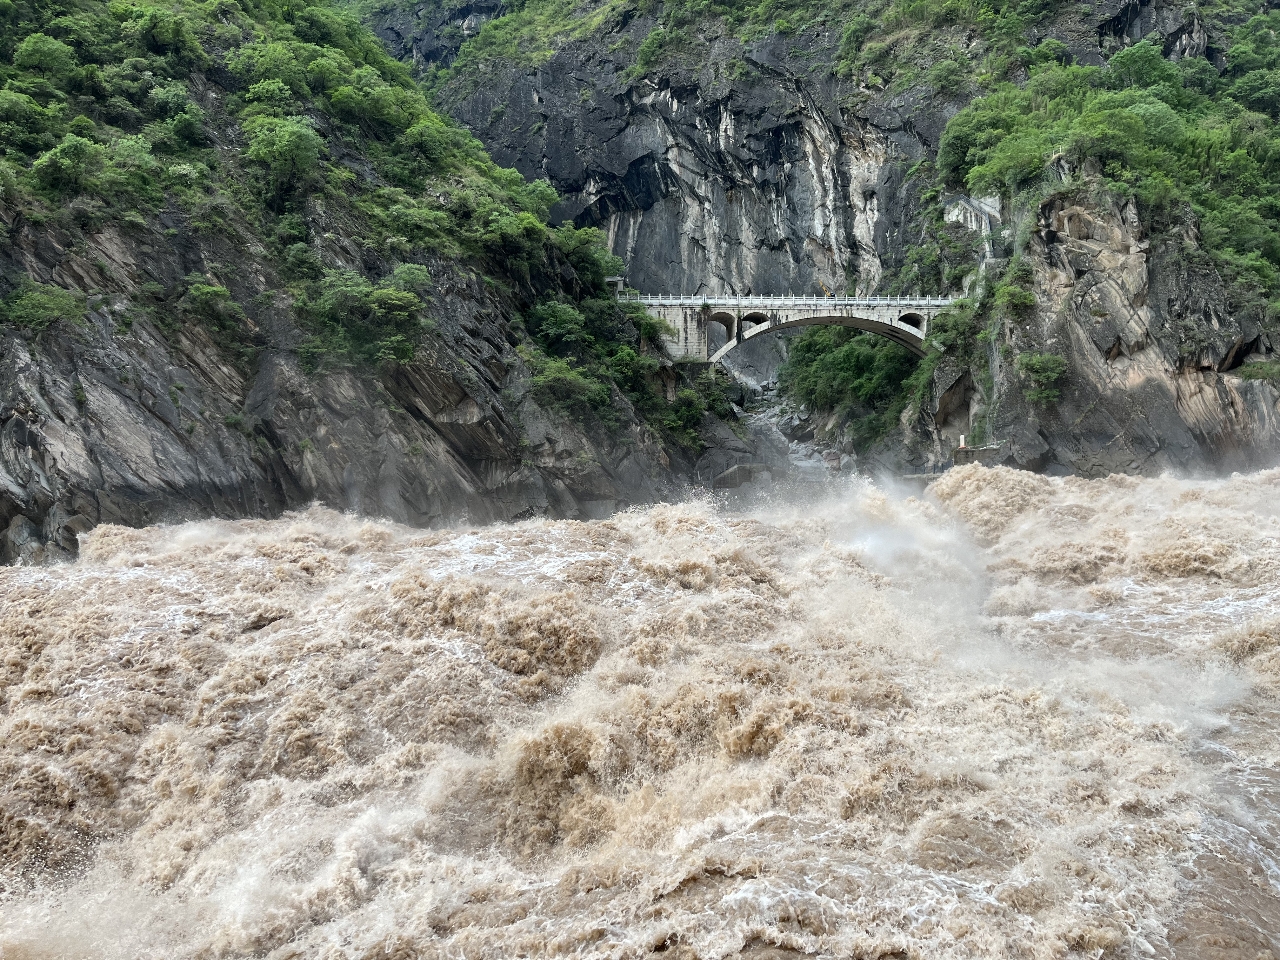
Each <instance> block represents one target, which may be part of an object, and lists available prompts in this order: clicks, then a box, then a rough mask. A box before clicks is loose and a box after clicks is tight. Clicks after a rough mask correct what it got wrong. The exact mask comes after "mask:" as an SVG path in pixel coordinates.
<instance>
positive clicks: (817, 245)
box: [379, 14, 950, 295]
mask: <svg viewBox="0 0 1280 960" xmlns="http://www.w3.org/2000/svg"><path fill="white" fill-rule="evenodd" d="M421 23H422V28H421V31H422V32H421V34H420V35H415V34H414V32H413V21H412V19H411V18H409V17H408V16H407V15H404V14H400V15H389V16H388V18H387V19H386V20H385V21H383V22H382V23H381V24H380V27H379V32H380V33H381V35H382V36H383V37H384V39H386V40H387V41H388V42H389V43H390V44H391V46H392V49H393V51H397V52H399V54H400V55H401V56H403V57H404V58H406V59H410V60H413V61H415V62H417V63H419V64H422V63H429V62H432V61H435V62H447V61H448V59H449V58H451V56H452V54H442V53H441V52H440V50H439V49H438V43H437V37H438V33H437V32H435V28H434V27H433V26H432V24H433V23H434V21H433V20H431V19H430V15H429V14H424V19H423V20H422V21H421ZM655 23H656V21H654V20H653V19H652V18H651V17H646V16H638V17H636V18H635V19H634V20H632V21H630V22H628V23H626V24H625V25H623V26H622V27H620V29H619V37H620V38H621V39H622V41H623V48H624V49H625V48H627V47H628V46H630V48H631V49H634V46H633V45H638V44H639V42H640V41H641V40H642V39H643V38H644V37H645V36H646V35H647V34H648V32H649V31H650V30H651V29H652V28H653V27H654V25H655ZM837 41H838V37H831V36H827V35H825V34H816V33H815V34H814V35H806V36H804V37H797V38H795V39H793V40H789V41H783V40H781V39H778V38H775V39H774V40H773V41H770V42H766V43H763V44H760V45H757V46H754V47H752V48H750V49H745V48H744V47H743V46H742V45H741V44H740V43H739V42H738V41H736V40H734V39H732V38H719V39H713V40H712V41H711V42H710V43H709V49H708V51H707V56H706V57H705V58H704V59H702V60H701V63H700V65H699V66H698V67H697V68H695V69H692V70H690V69H687V68H676V67H673V68H671V69H670V70H666V71H663V72H661V73H660V74H659V75H657V76H655V77H652V78H646V79H641V80H634V81H632V80H630V79H628V76H627V74H626V72H625V71H626V67H627V63H626V62H623V61H622V60H621V59H615V55H614V54H611V53H610V52H609V51H608V50H605V49H603V44H601V43H600V42H599V40H598V38H588V39H585V40H582V41H577V42H573V43H570V44H569V45H568V46H566V47H565V48H564V49H562V50H560V51H559V52H557V53H556V54H555V55H554V56H553V57H551V59H550V60H549V61H547V62H546V63H544V64H542V65H541V66H539V67H537V68H528V69H522V68H517V67H512V66H504V67H496V68H492V69H489V70H487V72H486V74H485V75H484V77H483V82H477V81H478V80H479V79H480V78H459V79H457V80H455V81H454V82H452V83H451V84H450V85H449V86H448V87H446V88H445V89H444V90H443V92H442V94H441V98H442V102H443V105H444V106H445V107H446V108H447V109H449V111H450V112H451V113H452V114H453V115H454V116H455V117H456V118H457V119H459V120H460V121H462V122H463V123H464V124H466V125H467V126H468V127H469V128H470V129H471V130H473V131H474V132H475V133H476V134H477V136H479V137H480V139H481V140H482V141H483V142H484V143H485V145H486V147H487V148H488V149H489V151H490V153H491V154H492V155H493V157H494V158H495V159H496V160H497V161H498V162H500V163H503V164H505V165H510V166H514V167H516V168H517V169H518V170H520V171H521V172H522V173H523V174H525V175H526V176H528V177H546V178H548V179H549V180H550V181H551V183H552V184H553V185H554V186H555V187H556V189H557V190H559V191H560V192H561V194H562V195H563V196H564V198H565V199H564V202H563V203H562V204H560V205H559V207H557V208H556V210H554V211H553V216H558V217H568V218H572V219H573V220H575V222H577V223H578V224H579V225H580V226H599V227H601V228H602V229H604V230H605V231H606V232H607V234H608V236H609V239H610V242H611V244H612V247H613V250H614V252H615V253H617V254H619V255H620V256H622V257H623V258H624V259H625V260H626V261H627V264H628V279H629V280H630V282H631V283H632V285H633V286H635V287H637V288H638V289H640V290H644V291H652V292H669V293H681V294H686V295H697V294H707V295H714V294H722V293H742V294H747V293H814V294H821V293H822V291H823V288H824V287H825V288H826V289H828V290H831V291H844V290H846V289H849V288H858V289H863V290H869V289H871V288H873V287H874V286H875V285H876V283H877V282H878V281H879V278H880V276H881V273H882V271H883V269H884V265H885V258H886V257H891V256H892V255H893V254H894V252H895V250H896V249H897V248H896V247H895V246H894V243H893V238H894V235H895V233H896V232H897V231H899V230H900V228H901V220H902V217H903V211H902V207H903V204H904V198H903V196H902V195H903V193H904V189H903V186H902V182H901V181H902V176H903V173H904V171H905V170H906V168H907V166H908V165H909V163H910V162H911V161H913V160H915V159H918V158H919V157H921V156H923V155H924V152H925V150H926V142H925V141H923V140H922V139H921V133H920V132H919V131H918V130H911V131H910V132H909V131H908V129H907V127H906V126H905V125H903V124H902V123H899V124H898V125H897V126H896V127H895V128H893V129H889V128H882V127H879V126H877V125H876V124H874V123H872V122H871V121H870V120H869V119H867V118H865V117H860V116H857V115H854V114H848V115H846V114H845V112H843V111H842V110H841V109H840V107H839V105H838V103H837V102H836V97H837V94H838V92H839V91H838V89H837V86H836V84H835V83H834V80H833V78H831V77H830V76H828V75H827V74H826V72H825V70H822V69H819V68H817V67H815V66H814V64H816V63H819V62H822V57H821V56H818V57H813V56H812V55H813V52H814V51H813V48H814V47H815V46H816V47H817V48H819V49H823V48H826V49H828V50H830V48H832V47H833V46H834V44H835V43H836V42H837ZM619 56H620V55H619ZM807 58H812V59H807ZM917 112H918V116H917V120H918V121H919V122H918V124H917V126H919V127H922V128H932V132H933V133H935V134H937V133H940V132H941V129H942V125H944V124H945V116H946V115H949V112H950V110H949V109H942V110H938V109H935V108H934V107H930V108H929V109H921V110H919V111H917ZM926 116H928V117H931V118H933V117H936V118H937V122H933V123H929V122H926V121H925V117H926Z"/></svg>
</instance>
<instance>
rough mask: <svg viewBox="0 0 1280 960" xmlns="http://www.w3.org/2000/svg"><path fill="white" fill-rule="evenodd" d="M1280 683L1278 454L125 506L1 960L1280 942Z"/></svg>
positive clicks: (36, 718)
mask: <svg viewBox="0 0 1280 960" xmlns="http://www.w3.org/2000/svg"><path fill="white" fill-rule="evenodd" d="M1278 694H1280V471H1273V472H1268V473H1261V474H1256V475H1252V476H1235V477H1232V478H1230V479H1226V480H1218V481H1200V482H1192V481H1182V480H1174V479H1169V478H1164V479H1157V480H1135V479H1130V478H1123V477H1113V478H1111V479H1108V480H1097V481H1083V480H1074V479H1065V480H1060V479H1047V478H1043V477H1038V476H1033V475H1031V474H1027V473H1020V472H1014V471H1009V470H985V469H983V468H981V467H976V466H975V467H966V468H961V469H956V470H953V471H951V472H950V473H948V474H946V475H945V476H944V478H943V479H941V480H939V481H938V482H937V483H935V484H934V485H933V487H932V488H931V489H930V491H929V494H928V495H927V496H926V497H924V498H922V499H917V498H911V497H907V496H905V495H901V496H899V495H894V494H892V493H886V492H884V491H882V490H879V489H877V488H876V487H874V486H871V485H867V484H861V483H857V482H854V483H850V484H849V485H848V486H846V487H842V488H839V489H832V490H829V491H827V492H826V494H824V497H823V498H822V499H820V500H817V501H809V502H805V503H804V504H802V505H799V506H787V505H779V504H775V505H772V506H770V505H763V506H757V507H754V508H751V509H749V510H743V509H737V510H736V511H730V510H728V509H725V508H723V507H716V506H715V505H712V504H709V503H689V504H681V505H676V506H659V507H654V508H651V509H644V510H633V511H631V512H628V513H625V514H622V515H619V516H617V517H615V518H613V519H612V520H607V521H601V522H592V523H576V522H549V521H529V522H526V523H518V524H512V525H509V526H503V527H490V528H485V529H481V530H451V531H443V532H432V533H423V532H422V531H417V530H410V529H407V528H403V527H397V526H394V525H391V524H386V523H377V522H368V521H363V520H359V519H354V518H350V517H345V516H342V515H339V514H336V513H333V512H330V511H327V510H321V509H313V510H310V511H307V512H305V513H300V514H296V515H291V516H288V517H285V518H283V519H280V520H276V521H252V522H240V523H228V522H203V523H190V524H185V525H181V526H173V527H163V528H151V529H146V530H126V529H122V528H118V527H100V528H98V529H97V530H96V531H94V532H93V533H92V534H91V535H90V536H88V537H87V538H86V541H85V543H84V545H83V551H82V556H81V559H80V560H79V561H78V562H77V563H75V564H72V565H68V566H62V567H54V568H44V569H21V568H18V569H6V570H3V571H0V957H3V960H16V958H52V957H110V958H142V957H147V958H150V957H155V958H161V957H163V958H180V957H240V956H267V957H272V958H286V957H326V958H339V957H342V958H392V957H394V958H411V957H422V958H426V957H468V958H470V957H476V958H480V957H493V958H506V957H539V956H561V955H574V956H582V957H618V958H623V957H648V956H651V955H655V956H656V955H658V954H662V955H664V956H667V957H680V958H692V957H708V958H720V957H731V956H738V955H743V956H752V957H757V958H766V957H772V958H781V957H794V956H798V955H815V956H826V957H868V958H871V957H1027V958H1052V957H1102V956H1133V957H1146V956H1166V957H1171V956H1177V957H1183V958H1187V957H1195V958H1199V957H1205V958H1208V957H1215V958H1216V957H1221V958H1247V960H1257V958H1259V957H1270V956H1271V955H1272V953H1274V954H1275V955H1276V956H1280V850H1278V849H1277V845H1278V844H1280V822H1278V821H1280V723H1278V722H1277V716H1278V714H1280V711H1277V699H1276V698H1277V695H1278ZM1268 951H1270V952H1268Z"/></svg>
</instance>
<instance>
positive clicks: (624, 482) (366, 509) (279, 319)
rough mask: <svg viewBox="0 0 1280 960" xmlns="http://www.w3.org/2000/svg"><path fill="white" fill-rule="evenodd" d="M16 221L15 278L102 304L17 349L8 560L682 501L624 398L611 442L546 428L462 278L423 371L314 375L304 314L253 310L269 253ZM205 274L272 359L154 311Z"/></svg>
mask: <svg viewBox="0 0 1280 960" xmlns="http://www.w3.org/2000/svg"><path fill="white" fill-rule="evenodd" d="M0 218H3V219H4V221H5V226H7V227H8V228H9V238H10V243H9V244H8V245H7V246H6V247H5V248H4V251H3V253H0V260H2V261H7V262H3V263H0V266H2V267H5V268H6V270H5V272H6V273H7V274H10V275H11V274H13V273H17V272H19V271H23V272H27V273H29V274H30V275H31V276H33V277H34V278H36V279H37V280H39V281H42V282H50V283H59V284H61V285H63V286H68V287H75V286H80V287H81V288H89V289H98V290H103V291H105V292H106V295H105V296H104V297H103V298H102V299H101V301H100V302H99V304H98V306H97V309H95V310H94V311H93V312H92V313H91V315H90V318H89V321H88V322H87V323H86V324H84V325H83V326H78V325H74V324H58V325H55V326H54V327H51V328H49V329H48V330H46V331H44V332H43V333H40V334H38V335H32V334H31V333H29V332H28V333H20V332H19V331H16V330H13V329H12V328H10V329H8V330H6V331H0V561H3V562H8V563H13V562H24V563H30V562H40V561H43V560H50V559H56V558H58V557H66V556H70V555H71V554H72V553H73V552H74V550H75V546H76V538H77V537H78V535H79V534H80V533H83V532H84V531H85V530H88V529H89V528H91V527H92V526H94V525H95V524H98V523H108V522H110V523H123V524H128V525H141V524H148V523H160V522H170V521H178V520H186V519H192V518H199V517H208V516H215V517H229V518H232V517H255V516H272V515H275V514H278V513H280V512H281V511H283V510H286V509H288V508H291V507H298V506H304V505H306V504H308V503H310V502H312V501H320V502H323V503H326V504H328V505H330V506H333V507H337V508H339V509H347V510H352V511H356V512H359V513H362V514H367V515H371V516H379V517H387V518H390V519H393V520H398V521H402V522H405V523H410V524H415V525H422V526H426V525H433V524H439V523H444V522H467V521H469V522H477V523H478V522H485V521H491V520H506V519H512V518H516V517H522V516H531V515H541V514H547V515H553V516H560V517H584V518H585V517H593V516H600V515H603V514H605V513H608V512H611V511H613V510H615V509H618V508H619V507H623V506H626V505H628V504H629V503H632V502H642V501H647V500H652V499H656V498H660V497H664V496H671V495H672V492H673V490H674V489H675V488H676V487H677V486H678V485H679V484H680V483H681V481H680V479H679V477H680V476H681V475H687V474H688V472H689V470H690V469H691V465H690V464H688V463H682V462H680V461H679V459H678V455H677V454H675V453H669V452H668V451H666V450H664V449H663V447H662V445H661V443H659V442H658V441H657V440H656V439H655V438H654V437H653V436H652V432H651V431H649V430H648V429H647V428H643V427H642V426H641V424H640V423H639V421H638V420H637V419H636V417H635V416H634V415H633V413H632V411H631V409H630V406H629V405H628V403H627V401H626V399H625V398H624V397H622V396H621V395H615V397H614V403H615V408H616V409H617V411H618V413H619V420H620V421H621V424H620V426H619V427H618V428H617V429H616V430H614V431H609V432H605V431H604V428H603V427H600V428H597V429H594V430H593V429H587V428H584V427H583V426H581V425H580V424H578V423H576V422H575V421H573V420H571V419H568V418H566V417H565V416H564V415H562V414H559V413H558V412H556V411H549V410H544V409H542V408H541V407H539V406H538V404H537V403H535V402H534V400H533V399H532V397H531V396H530V395H529V374H528V371H527V369H526V367H525V366H524V364H523V362H522V361H521V359H520V357H519V355H518V354H517V352H516V351H515V349H514V347H513V344H514V342H515V341H516V337H515V335H514V333H513V332H512V331H511V329H510V327H509V325H508V323H507V320H506V308H504V306H503V304H501V303H500V302H498V301H497V300H495V299H494V297H493V295H492V294H490V293H489V292H487V290H486V288H485V287H484V285H483V284H482V283H481V281H479V280H478V279H476V278H474V277H471V276H466V275H461V274H459V273H457V272H456V268H454V267H452V266H450V265H449V264H445V263H441V264H436V265H434V266H433V267H432V273H433V275H434V277H435V289H434V291H433V296H432V302H431V304H430V306H429V310H430V312H431V313H432V315H433V316H432V319H433V321H434V323H435V332H434V333H433V334H431V335H429V336H428V338H427V339H426V341H425V342H424V343H423V344H422V346H421V347H420V348H419V350H418V353H417V356H416V357H415V359H414V360H413V361H412V362H410V363H407V364H393V365H390V366H384V367H382V368H380V369H378V370H376V371H374V370H356V369H351V368H342V367H339V368H336V369H332V370H327V371H322V372H316V373H306V372H304V371H303V369H302V368H301V367H300V366H299V362H298V359H297V353H296V351H295V350H294V349H291V343H292V342H296V340H297V339H298V337H299V332H298V331H297V330H296V329H295V328H293V327H292V323H291V321H290V320H289V319H288V313H287V311H285V310H282V309H279V308H278V307H277V306H274V305H272V304H271V303H270V302H269V301H270V298H269V297H268V298H267V301H268V302H266V305H265V306H264V301H263V298H262V297H260V296H259V297H257V298H255V296H254V294H255V293H256V292H257V291H258V290H262V289H266V290H271V289H276V288H278V282H277V281H276V280H275V278H273V277H271V276H269V275H264V274H263V272H262V271H263V270H264V268H263V266H262V264H261V263H260V262H259V261H258V260H256V259H255V257H254V255H253V253H252V251H243V250H236V249H234V248H231V247H229V246H220V243H221V241H220V240H219V239H218V238H217V237H212V238H209V237H205V236H204V235H199V236H198V235H196V234H193V233H192V232H190V231H189V230H187V229H186V228H185V227H184V226H183V225H182V224H181V222H180V221H170V224H171V225H170V226H169V227H168V229H171V230H174V231H175V234H176V235H175V236H171V237H168V238H165V237H162V236H161V235H160V234H159V229H160V227H159V226H158V227H157V228H156V230H157V233H156V234H155V235H152V234H148V233H146V232H142V233H140V235H138V236H133V237H128V238H125V237H122V236H120V235H119V234H117V233H115V232H114V231H113V230H111V229H107V230H105V231H103V232H101V233H98V234H92V235H88V236H87V237H83V238H81V243H80V244H78V245H73V244H72V243H70V242H69V238H68V237H66V236H64V235H62V234H61V233H59V231H58V230H57V229H56V228H50V227H46V226H39V225H33V224H31V223H28V222H26V221H24V220H22V218H21V217H20V216H19V215H17V214H16V213H15V212H14V211H12V210H6V209H0ZM192 270H200V271H202V272H206V273H208V275H209V276H211V277H212V278H214V279H217V280H220V281H221V282H224V283H225V284H226V285H227V286H228V287H230V288H231V289H232V292H233V293H234V294H236V298H237V300H239V301H240V302H242V303H244V304H245V305H246V311H247V312H248V313H249V317H250V320H249V323H250V325H251V326H252V327H253V328H254V329H256V330H258V331H259V333H260V334H261V339H262V340H263V341H264V344H265V345H264V346H263V349H262V352H261V354H260V356H258V358H257V359H256V360H254V361H253V362H246V361H244V360H242V359H240V358H238V357H237V355H236V352H235V351H234V350H233V349H231V347H230V345H229V344H227V343H223V342H220V339H221V338H220V337H218V336H215V335H213V334H211V333H210V331H209V330H208V329H206V328H205V327H204V326H202V325H201V324H200V323H198V322H192V321H189V320H187V321H179V320H177V319H176V318H174V317H169V316H166V315H164V312H163V310H156V311H153V313H152V315H150V316H148V315H146V314H145V313H143V312H140V311H139V310H138V309H137V304H136V303H135V300H134V298H135V295H136V293H137V291H138V290H139V288H140V287H141V286H142V285H143V284H145V283H152V284H157V285H159V286H160V287H164V286H166V285H170V284H172V283H173V282H175V280H176V279H180V278H181V277H183V276H185V275H186V274H187V273H189V272H191V271H192ZM104 271H105V272H104ZM255 287H256V289H255ZM130 317H132V318H133V319H132V320H130V319H129V318H130ZM673 458H674V459H673Z"/></svg>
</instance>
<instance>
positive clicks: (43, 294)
mask: <svg viewBox="0 0 1280 960" xmlns="http://www.w3.org/2000/svg"><path fill="white" fill-rule="evenodd" d="M84 314H85V299H84V296H83V295H82V294H79V293H74V292H72V291H70V290H65V289H63V288H62V287H53V286H49V285H48V284H44V283H36V282H35V281H34V280H32V279H30V278H29V277H27V278H23V280H22V282H21V283H19V284H18V288H17V290H15V291H14V292H13V293H12V294H10V295H9V296H8V297H6V298H5V299H4V301H3V302H0V321H3V322H4V323H11V324H14V325H15V326H19V327H26V328H27V329H28V330H37V331H39V330H43V329H44V328H45V327H47V326H49V324H51V323H55V322H57V321H59V320H63V321H67V322H71V323H79V322H80V321H82V320H84Z"/></svg>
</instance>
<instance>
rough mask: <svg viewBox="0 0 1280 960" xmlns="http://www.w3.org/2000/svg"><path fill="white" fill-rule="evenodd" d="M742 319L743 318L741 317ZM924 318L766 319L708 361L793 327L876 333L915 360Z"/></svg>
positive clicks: (921, 346)
mask: <svg viewBox="0 0 1280 960" xmlns="http://www.w3.org/2000/svg"><path fill="white" fill-rule="evenodd" d="M743 319H744V320H745V319H746V318H745V317H744V318H743ZM925 322H926V321H925V319H924V318H923V317H921V316H920V315H919V314H913V313H907V314H904V315H903V316H902V317H901V318H896V317H895V318H890V317H884V318H872V317H856V316H839V315H815V316H807V317H804V316H802V317H795V318H781V317H779V318H766V320H765V322H764V323H759V324H757V325H756V326H754V327H752V328H751V329H750V330H744V331H743V333H742V336H740V337H738V338H737V339H731V340H729V342H728V343H726V344H725V345H724V346H723V347H721V348H720V349H719V350H717V351H716V352H715V354H714V355H713V356H712V357H711V358H710V362H711V363H718V362H719V361H720V360H722V359H724V357H725V356H726V355H727V354H728V353H729V352H730V351H732V350H733V348H734V347H736V346H737V345H738V344H739V343H742V342H743V341H745V340H750V339H751V338H752V337H758V336H760V335H761V334H764V333H768V332H769V331H771V330H790V329H792V328H793V327H852V328H853V329H855V330H864V331H866V332H867V333H875V334H879V335H880V336H882V337H885V338H887V339H889V340H892V341H894V343H897V344H900V345H901V346H904V347H906V348H907V349H908V350H910V351H911V352H912V353H914V354H915V355H916V356H917V357H923V356H924V354H925V350H924V330H925Z"/></svg>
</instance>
